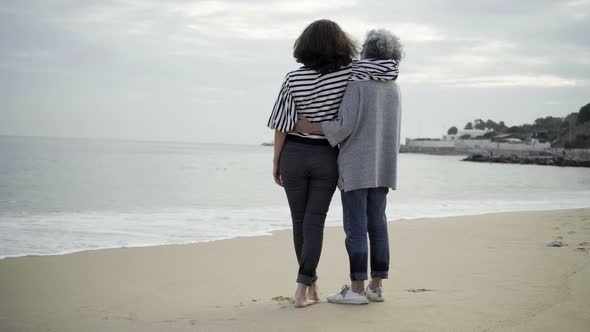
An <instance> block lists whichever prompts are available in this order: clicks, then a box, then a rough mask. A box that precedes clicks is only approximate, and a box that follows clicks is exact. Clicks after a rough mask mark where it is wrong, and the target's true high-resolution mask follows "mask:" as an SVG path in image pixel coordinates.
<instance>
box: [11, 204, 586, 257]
mask: <svg viewBox="0 0 590 332" xmlns="http://www.w3.org/2000/svg"><path fill="white" fill-rule="evenodd" d="M578 209H590V206H584V207H565V208H546V209H545V208H540V209H526V210H519V209H516V210H502V211H490V212H483V213H480V212H474V213H469V212H468V213H465V214H453V215H438V216H427V217H424V216H419V217H415V218H399V219H396V218H393V219H389V220H388V221H387V222H388V223H389V224H391V223H393V222H409V221H415V220H425V221H428V220H432V219H448V218H454V217H470V216H486V215H493V214H501V213H519V212H543V211H562V210H578ZM443 221H444V220H443ZM331 227H342V226H341V225H326V226H325V228H331ZM287 230H291V227H286V228H278V229H273V230H269V231H265V232H264V234H253V235H237V236H232V237H226V238H219V239H211V240H203V241H191V242H183V243H162V244H146V245H131V246H116V247H115V246H113V247H100V248H89V249H79V250H78V249H72V250H67V251H64V252H59V253H50V254H22V255H14V256H0V261H2V260H6V259H14V258H22V257H52V256H64V255H71V254H76V253H83V252H90V251H100V250H115V249H133V248H150V247H162V246H183V245H192V244H198V243H211V242H217V241H226V240H233V239H241V238H257V237H267V236H273V235H274V233H275V232H283V231H287Z"/></svg>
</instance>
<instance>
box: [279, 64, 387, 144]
mask: <svg viewBox="0 0 590 332" xmlns="http://www.w3.org/2000/svg"><path fill="white" fill-rule="evenodd" d="M398 65H399V64H398V62H397V61H395V60H376V59H365V60H359V61H354V62H352V63H351V64H350V65H348V66H345V67H342V68H340V69H339V70H336V71H333V72H331V73H328V74H323V75H322V74H320V73H319V72H317V71H315V70H313V69H309V68H307V67H301V68H299V69H297V70H294V71H292V72H289V73H288V74H287V76H286V77H285V81H284V82H283V85H282V86H281V90H280V92H279V96H278V98H277V100H276V102H275V105H274V107H273V110H272V113H271V115H270V118H269V119H268V127H270V128H271V129H276V130H279V131H282V132H289V131H291V130H293V129H294V128H295V123H296V122H297V116H298V114H301V115H303V116H305V117H306V118H307V119H308V120H309V121H310V122H323V121H331V120H334V119H335V118H336V117H337V116H338V107H339V106H340V102H341V101H342V97H343V96H344V91H346V86H347V85H348V82H349V81H365V80H377V81H390V80H395V79H396V78H397V76H398V73H399V70H398ZM289 134H290V135H296V136H301V137H306V138H314V139H325V137H324V136H323V135H312V134H304V133H291V132H290V133H289Z"/></svg>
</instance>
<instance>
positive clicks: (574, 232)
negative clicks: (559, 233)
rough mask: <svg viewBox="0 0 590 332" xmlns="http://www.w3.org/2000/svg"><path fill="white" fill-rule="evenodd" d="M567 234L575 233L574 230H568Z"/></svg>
mask: <svg viewBox="0 0 590 332" xmlns="http://www.w3.org/2000/svg"><path fill="white" fill-rule="evenodd" d="M567 233H568V234H576V231H569V232H567Z"/></svg>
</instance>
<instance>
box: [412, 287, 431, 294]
mask: <svg viewBox="0 0 590 332" xmlns="http://www.w3.org/2000/svg"><path fill="white" fill-rule="evenodd" d="M407 291H408V292H410V293H422V292H432V289H428V288H412V289H407Z"/></svg>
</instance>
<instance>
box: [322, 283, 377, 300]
mask: <svg viewBox="0 0 590 332" xmlns="http://www.w3.org/2000/svg"><path fill="white" fill-rule="evenodd" d="M328 302H331V303H340V304H367V303H369V300H368V299H367V295H366V294H365V292H360V293H355V292H353V291H352V289H350V287H348V285H344V286H342V290H341V291H340V292H338V293H336V294H332V295H330V296H328Z"/></svg>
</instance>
